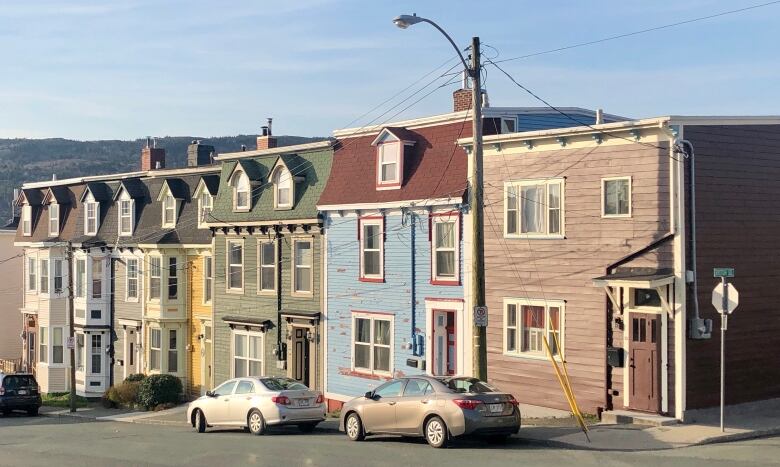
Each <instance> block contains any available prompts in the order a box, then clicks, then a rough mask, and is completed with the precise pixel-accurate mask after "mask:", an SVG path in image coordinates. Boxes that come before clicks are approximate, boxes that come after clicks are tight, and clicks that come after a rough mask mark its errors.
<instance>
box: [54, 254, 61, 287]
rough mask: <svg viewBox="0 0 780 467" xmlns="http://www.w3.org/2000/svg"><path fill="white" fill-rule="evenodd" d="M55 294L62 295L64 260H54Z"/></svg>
mask: <svg viewBox="0 0 780 467" xmlns="http://www.w3.org/2000/svg"><path fill="white" fill-rule="evenodd" d="M54 293H62V260H61V259H55V260H54Z"/></svg>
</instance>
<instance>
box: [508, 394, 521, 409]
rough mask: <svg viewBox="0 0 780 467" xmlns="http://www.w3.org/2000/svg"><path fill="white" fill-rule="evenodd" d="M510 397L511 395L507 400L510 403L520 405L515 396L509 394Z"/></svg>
mask: <svg viewBox="0 0 780 467" xmlns="http://www.w3.org/2000/svg"><path fill="white" fill-rule="evenodd" d="M510 397H511V399H509V400H508V401H507V402H509V403H510V404H512V405H514V406H515V407H517V406H518V405H520V403H519V402H517V399H515V396H510Z"/></svg>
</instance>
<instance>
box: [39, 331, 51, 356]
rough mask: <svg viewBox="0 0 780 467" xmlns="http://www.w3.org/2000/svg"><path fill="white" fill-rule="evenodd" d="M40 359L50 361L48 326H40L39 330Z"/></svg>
mask: <svg viewBox="0 0 780 467" xmlns="http://www.w3.org/2000/svg"><path fill="white" fill-rule="evenodd" d="M38 361H40V362H41V363H47V362H48V361H49V329H48V328H47V327H46V326H40V327H39V330H38Z"/></svg>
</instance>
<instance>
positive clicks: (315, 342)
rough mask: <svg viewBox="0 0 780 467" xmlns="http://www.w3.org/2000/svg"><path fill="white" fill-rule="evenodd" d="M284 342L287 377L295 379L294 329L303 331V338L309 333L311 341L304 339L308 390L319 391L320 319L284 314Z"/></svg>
mask: <svg viewBox="0 0 780 467" xmlns="http://www.w3.org/2000/svg"><path fill="white" fill-rule="evenodd" d="M283 318H284V319H285V325H286V329H285V331H284V332H285V335H286V337H285V341H286V342H287V361H286V362H287V365H286V366H287V377H288V378H292V379H295V373H294V370H295V369H294V365H295V354H294V352H295V345H294V344H295V329H296V328H298V329H303V330H305V331H306V334H304V336H306V335H308V334H309V333H311V336H312V340H308V339H306V337H304V339H305V340H306V341H307V342H308V349H309V365H308V372H309V384H308V386H309V388H310V389H313V390H315V389H316V390H321V389H322V388H321V386H322V382H321V380H322V373H323V371H321V370H320V358H321V354H320V352H321V350H320V347H321V346H322V342H321V341H320V329H319V328H320V324H321V322H320V319H319V316H316V317H309V316H303V315H294V314H285V315H283Z"/></svg>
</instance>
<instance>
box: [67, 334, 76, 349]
mask: <svg viewBox="0 0 780 467" xmlns="http://www.w3.org/2000/svg"><path fill="white" fill-rule="evenodd" d="M66 347H67V348H69V349H75V348H76V338H75V337H73V336H68V340H67V342H66Z"/></svg>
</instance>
